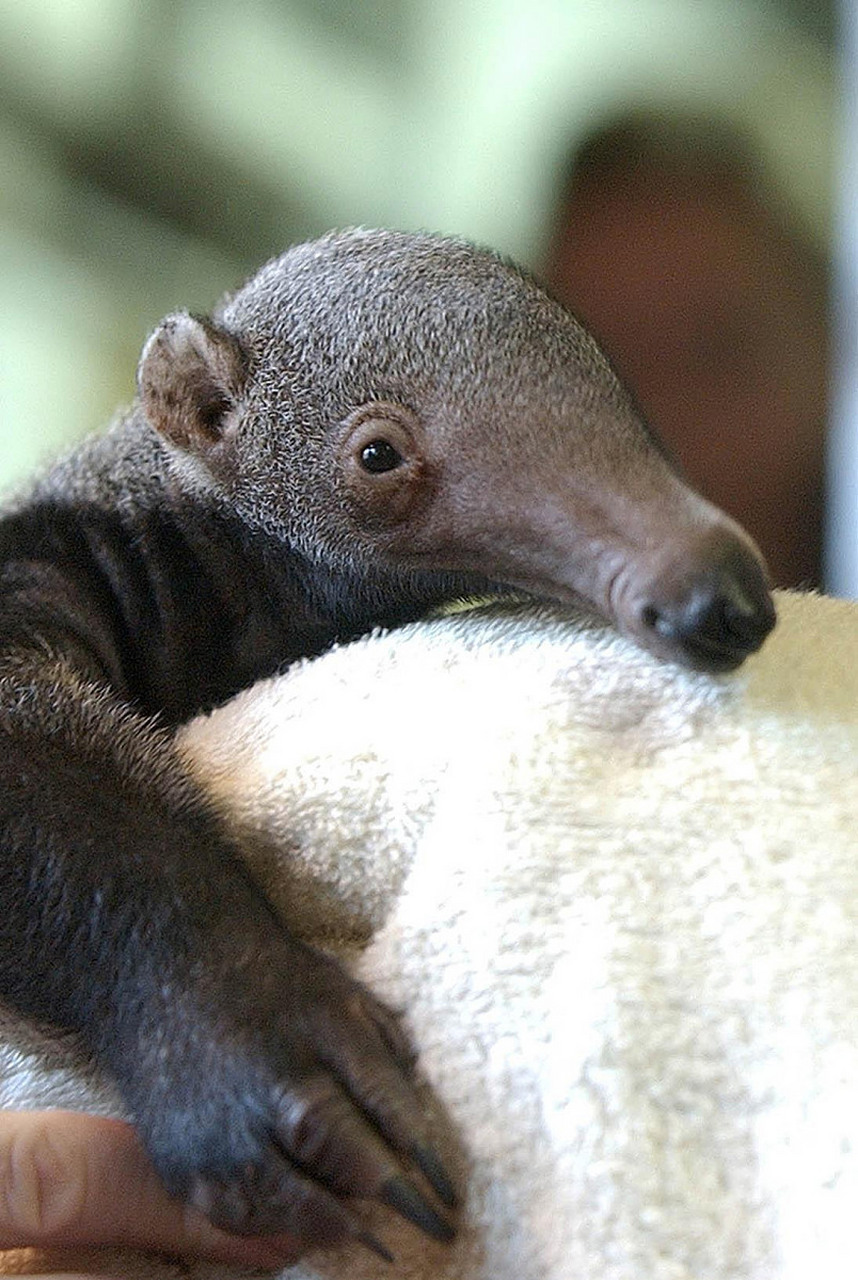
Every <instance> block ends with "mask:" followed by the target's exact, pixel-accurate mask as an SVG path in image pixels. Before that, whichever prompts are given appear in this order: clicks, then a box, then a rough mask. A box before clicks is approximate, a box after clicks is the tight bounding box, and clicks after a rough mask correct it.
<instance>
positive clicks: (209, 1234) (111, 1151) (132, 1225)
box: [0, 1111, 298, 1267]
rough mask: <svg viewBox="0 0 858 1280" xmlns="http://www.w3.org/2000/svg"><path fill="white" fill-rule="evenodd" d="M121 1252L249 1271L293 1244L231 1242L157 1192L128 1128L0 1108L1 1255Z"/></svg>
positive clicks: (289, 1257)
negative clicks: (82, 1249)
mask: <svg viewBox="0 0 858 1280" xmlns="http://www.w3.org/2000/svg"><path fill="white" fill-rule="evenodd" d="M37 1245H40V1246H63V1245H125V1246H129V1247H132V1248H140V1249H157V1250H159V1251H162V1252H168V1253H174V1254H179V1255H187V1256H195V1257H199V1258H206V1259H210V1260H212V1261H217V1262H232V1263H236V1264H247V1265H252V1266H263V1267H274V1266H278V1265H282V1264H284V1263H285V1262H287V1261H293V1260H294V1259H295V1258H296V1257H297V1256H298V1243H297V1241H296V1240H295V1239H292V1238H281V1239H277V1240H274V1239H270V1238H269V1239H267V1240H265V1241H250V1240H240V1239H235V1238H230V1237H229V1236H227V1235H225V1234H224V1233H223V1232H221V1231H218V1230H216V1229H215V1228H214V1227H213V1226H212V1225H211V1224H210V1223H208V1222H207V1221H206V1220H205V1218H203V1217H202V1216H201V1215H200V1214H199V1213H197V1212H195V1211H194V1210H193V1209H189V1208H188V1207H187V1206H185V1205H183V1204H181V1203H179V1202H178V1201H176V1200H173V1199H171V1198H170V1197H169V1196H168V1195H167V1193H166V1191H165V1190H164V1189H163V1187H162V1185H161V1183H160V1181H159V1179H158V1177H157V1175H156V1173H155V1171H154V1169H153V1168H152V1165H151V1164H150V1162H149V1160H148V1158H147V1156H146V1154H145V1152H144V1151H143V1148H142V1145H141V1143H140V1140H139V1138H138V1137H137V1135H136V1133H135V1132H134V1130H133V1129H132V1128H131V1127H130V1126H129V1125H126V1124H123V1123H121V1122H120V1121H117V1120H107V1119H102V1118H100V1117H96V1116H88V1115H81V1114H79V1113H76V1112H69V1111H17V1112H16V1111H0V1248H4V1249H11V1248H20V1247H28V1246H37Z"/></svg>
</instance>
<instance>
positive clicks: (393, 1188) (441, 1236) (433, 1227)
mask: <svg viewBox="0 0 858 1280" xmlns="http://www.w3.org/2000/svg"><path fill="white" fill-rule="evenodd" d="M379 1198H380V1199H381V1200H383V1201H384V1203H385V1204H388V1205H390V1207H391V1209H395V1210H396V1212H397V1213H400V1214H402V1217H403V1218H407V1219H408V1221H409V1222H413V1223H414V1225H415V1227H419V1228H420V1230H421V1231H424V1232H425V1233H426V1235H427V1236H431V1237H432V1239H433V1240H440V1241H442V1242H443V1243H444V1244H448V1243H449V1242H450V1241H451V1240H452V1239H453V1237H454V1236H455V1234H456V1231H455V1228H454V1227H452V1226H451V1225H450V1223H449V1222H445V1221H444V1219H443V1218H441V1217H439V1215H438V1214H437V1213H436V1212H435V1210H434V1209H433V1208H432V1207H431V1205H429V1204H427V1203H426V1201H425V1200H424V1199H423V1197H422V1196H421V1194H420V1192H419V1191H418V1190H417V1188H416V1187H415V1186H413V1185H412V1183H410V1182H408V1180H407V1179H406V1178H401V1177H397V1178H390V1179H389V1180H388V1181H387V1182H385V1183H384V1185H383V1186H382V1188H381V1191H380V1193H379Z"/></svg>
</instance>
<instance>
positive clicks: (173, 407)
mask: <svg viewBox="0 0 858 1280" xmlns="http://www.w3.org/2000/svg"><path fill="white" fill-rule="evenodd" d="M246 376H247V361H246V358H245V355H244V352H243V351H242V349H241V347H240V346H239V344H238V342H237V341H236V339H235V338H234V337H233V336H232V334H229V333H227V332H226V331H225V330H224V329H220V328H218V326H217V325H215V324H213V323H212V322H211V321H210V320H206V319H203V318H200V317H197V316H190V315H187V314H179V315H174V316H168V317H167V319H166V320H164V321H163V322H162V323H161V324H160V325H159V326H158V328H157V329H156V330H155V332H154V333H153V334H152V336H151V338H150V339H149V341H148V342H147V343H146V346H145V347H144V348H143V354H142V356H141V357H140V366H139V368H138V370H137V386H138V389H139V392H140V400H141V403H142V405H143V409H144V412H145V414H146V417H147V418H148V419H149V421H150V422H151V424H152V426H153V427H155V429H156V430H157V431H159V432H160V433H161V435H162V436H164V437H165V438H166V439H167V440H170V441H171V442H172V443H173V444H175V445H177V446H178V447H179V448H180V449H184V450H186V451H187V452H189V453H194V454H198V455H199V454H206V453H208V452H209V450H210V449H212V447H213V446H215V445H217V444H219V443H220V441H221V440H222V438H223V432H224V429H225V427H226V424H227V419H228V417H229V413H230V410H231V409H233V408H234V407H235V405H236V403H237V402H238V399H239V397H240V396H241V393H242V390H243V387H244V383H245V379H246Z"/></svg>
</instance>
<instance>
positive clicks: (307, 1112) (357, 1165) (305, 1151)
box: [277, 1075, 454, 1241]
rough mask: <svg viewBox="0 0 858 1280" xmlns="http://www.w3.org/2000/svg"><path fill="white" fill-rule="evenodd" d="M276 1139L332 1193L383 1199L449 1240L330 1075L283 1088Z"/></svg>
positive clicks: (448, 1229)
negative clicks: (287, 1088) (284, 1089)
mask: <svg viewBox="0 0 858 1280" xmlns="http://www.w3.org/2000/svg"><path fill="white" fill-rule="evenodd" d="M277 1137H278V1140H279V1141H280V1143H281V1145H282V1147H283V1150H284V1151H285V1152H286V1154H287V1155H288V1156H289V1158H290V1159H291V1160H294V1161H295V1163H296V1164H298V1165H300V1166H301V1167H302V1168H303V1169H305V1170H307V1172H308V1173H310V1174H311V1175H312V1176H313V1177H314V1178H317V1179H318V1180H319V1181H320V1182H322V1183H324V1184H325V1186H327V1187H329V1188H330V1189H331V1191H333V1192H334V1193H335V1194H336V1195H340V1196H358V1197H372V1198H374V1199H378V1200H381V1201H383V1202H384V1203H385V1204H388V1205H390V1207H391V1208H393V1209H395V1210H396V1211H397V1212H398V1213H400V1214H401V1215H402V1216H403V1217H405V1218H407V1219H408V1220H409V1221H410V1222H412V1223H414V1225H415V1226H417V1227H419V1228H420V1229H421V1231H424V1232H425V1233H426V1234H427V1235H430V1236H432V1237H433V1238H434V1239H436V1240H444V1241H448V1240H451V1239H452V1237H453V1235H454V1230H453V1227H452V1226H451V1225H450V1223H448V1222H446V1221H445V1219H444V1218H442V1217H441V1215H440V1214H438V1213H437V1212H436V1210H435V1209H434V1208H433V1207H432V1205H431V1204H430V1203H429V1202H428V1200H426V1198H425V1197H424V1196H423V1194H422V1193H421V1192H420V1191H419V1190H418V1188H417V1187H415V1186H414V1185H413V1184H412V1183H411V1182H409V1181H408V1179H407V1178H405V1177H404V1175H403V1173H402V1169H401V1166H400V1164H399V1162H398V1160H397V1159H396V1158H395V1156H394V1155H393V1153H392V1152H391V1150H390V1148H389V1147H388V1146H387V1145H386V1143H385V1142H384V1141H383V1139H382V1137H381V1136H380V1134H379V1133H377V1132H376V1130H375V1129H373V1127H372V1126H371V1125H370V1124H369V1122H368V1121H367V1120H366V1119H365V1118H364V1117H363V1116H362V1115H361V1113H360V1112H359V1111H358V1110H357V1109H356V1107H355V1105H354V1103H353V1101H352V1100H351V1099H350V1098H349V1096H348V1095H347V1094H346V1093H345V1092H344V1091H343V1089H341V1088H340V1086H339V1085H338V1084H337V1083H336V1081H335V1080H333V1079H332V1078H331V1077H329V1076H322V1075H318V1076H315V1077H311V1078H310V1079H307V1080H304V1081H303V1082H302V1083H301V1085H300V1086H299V1087H297V1088H294V1089H289V1090H287V1091H285V1092H284V1094H283V1096H282V1098H281V1101H280V1104H279V1106H278V1121H277Z"/></svg>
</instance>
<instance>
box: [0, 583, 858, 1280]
mask: <svg viewBox="0 0 858 1280" xmlns="http://www.w3.org/2000/svg"><path fill="white" fill-rule="evenodd" d="M778 606H779V611H780V616H781V622H780V625H779V627H778V629H777V630H776V632H775V633H774V635H773V636H772V637H771V639H770V640H769V641H768V643H767V644H766V645H765V646H764V648H763V650H762V651H761V652H760V653H759V654H758V655H755V656H754V657H753V658H751V659H750V660H749V661H748V663H747V664H746V665H745V666H744V667H743V668H742V669H741V670H740V671H739V672H738V673H736V674H734V675H731V676H724V677H712V676H708V675H702V674H697V673H693V672H687V671H681V670H678V669H676V668H673V667H669V666H666V665H664V664H660V663H658V662H657V661H656V660H654V659H652V658H650V657H648V656H647V655H645V654H642V653H640V652H639V651H638V650H636V649H634V648H633V647H632V646H631V645H630V644H628V643H627V642H626V641H624V640H623V639H622V638H620V637H618V636H616V635H615V634H614V633H612V632H611V631H609V630H608V629H607V628H605V627H603V626H601V625H600V624H597V623H594V622H592V621H586V620H583V619H576V618H574V617H570V616H569V615H568V614H561V613H560V612H556V611H552V610H549V609H544V608H540V609H536V608H532V607H528V606H509V605H505V606H502V605H493V606H489V607H486V608H482V609H478V610H473V611H470V612H466V613H461V614H455V615H451V616H449V617H445V618H439V619H436V620H433V621H430V622H427V623H422V624H418V625H415V626H411V627H408V628H404V629H402V630H400V631H397V632H395V633H392V634H390V635H379V636H374V637H371V638H368V639H366V640H363V641H359V642H358V643H356V644H353V645H350V646H348V647H344V648H341V649H338V650H335V651H333V652H331V653H329V654H327V655H325V656H324V657H322V658H320V659H317V660H316V661H314V662H309V663H305V664H302V665H300V666H298V667H296V668H294V669H293V670H291V671H290V672H288V673H287V674H286V675H284V676H282V677H279V678H277V679H275V680H272V681H266V682H263V683H262V684H260V685H258V686H256V687H254V688H253V689H252V690H249V691H248V692H246V693H244V694H242V695H240V696H239V697H238V698H236V699H235V700H234V701H233V702H232V703H230V704H229V705H227V706H226V707H224V708H222V709H220V710H218V711H216V712H214V713H213V714H212V715H211V716H209V717H207V718H204V719H199V720H196V721H194V722H193V723H192V724H191V725H189V726H187V727H186V728H185V729H183V730H182V731H181V732H180V734H179V735H178V745H179V748H180V750H181V751H182V753H183V755H184V756H185V758H186V760H187V762H188V765H189V767H190V768H191V769H192V771H193V772H194V773H195V774H196V776H197V777H198V778H199V779H200V781H201V782H202V784H203V785H204V786H205V787H206V788H207V790H208V791H209V793H210V794H211V795H212V797H213V798H214V800H215V802H216V803H217V805H218V806H219V807H220V809H221V811H222V813H223V814H224V817H225V820H226V821H227V822H228V823H229V824H230V825H231V826H232V828H233V830H234V831H235V833H236V834H237V835H238V836H239V837H240V838H241V840H242V842H243V844H244V847H245V848H246V849H247V851H248V858H249V859H250V861H251V862H252V864H253V867H254V870H255V874H256V875H257V876H258V877H259V879H260V881H261V882H262V884H263V885H264V886H265V889H266V891H267V892H268V893H269V894H270V896H271V897H272V899H273V900H274V901H275V902H276V903H277V904H278V906H279V907H280V908H281V910H282V911H283V913H284V915H285V916H286V918H287V919H288V920H289V922H290V924H292V925H293V927H296V928H298V929H300V931H301V932H302V933H303V934H304V935H305V936H307V937H308V938H311V939H312V940H314V941H316V942H322V943H323V944H324V945H327V946H329V947H331V948H333V949H334V950H338V951H339V952H340V953H341V954H344V955H347V956H348V957H350V959H351V963H352V964H353V967H354V969H355V971H356V972H357V973H358V974H359V975H360V976H361V977H362V978H363V979H364V980H365V981H367V982H369V983H370V984H371V985H372V986H373V987H374V989H376V990H377V991H378V992H379V993H380V994H381V995H382V996H383V997H384V998H386V999H387V1000H389V1001H390V1002H392V1003H393V1004H395V1005H397V1006H399V1007H401V1008H404V1009H405V1010H406V1014H407V1022H408V1025H409V1027H410V1029H411V1032H412V1034H413V1036H414V1038H415V1040H416V1043H417V1044H418V1046H419V1048H420V1053H421V1059H420V1062H421V1070H422V1071H423V1073H424V1075H425V1077H426V1080H427V1081H428V1085H429V1089H430V1096H431V1097H432V1098H433V1099H435V1100H436V1101H437V1106H436V1115H437V1123H438V1132H439V1140H440V1141H441V1143H442V1145H443V1143H445V1142H449V1143H450V1144H451V1145H450V1158H451V1160H452V1162H453V1163H454V1165H456V1166H457V1167H458V1169H459V1170H460V1173H461V1176H462V1181H463V1183H464V1184H465V1186H466V1187H467V1197H466V1204H465V1207H464V1211H463V1219H462V1231H461V1235H460V1238H459V1239H458V1240H457V1242H456V1243H455V1244H454V1245H453V1246H452V1247H449V1248H444V1247H442V1246H436V1245H433V1244H431V1243H429V1242H427V1241H425V1240H424V1239H422V1238H421V1237H419V1236H418V1235H417V1233H416V1232H415V1231H414V1230H413V1229H411V1228H410V1227H408V1226H406V1225H404V1224H399V1223H398V1222H396V1221H395V1220H394V1219H393V1218H392V1217H391V1215H389V1214H388V1213H386V1212H383V1211H380V1210H378V1211H377V1210H372V1211H370V1212H369V1218H370V1221H371V1222H372V1223H373V1226H374V1229H375V1230H376V1231H377V1232H378V1234H379V1235H380V1236H381V1237H382V1238H383V1239H384V1240H385V1241H386V1242H387V1243H388V1244H389V1246H390V1247H391V1248H392V1249H393V1251H394V1252H395V1254H396V1257H397V1264H396V1266H395V1267H393V1268H390V1267H388V1266H386V1265H385V1264H383V1263H381V1262H379V1261H378V1260H376V1259H374V1258H372V1257H371V1256H370V1255H366V1256H364V1255H363V1254H360V1256H359V1251H357V1250H349V1251H347V1252H346V1253H337V1252H333V1253H328V1254H322V1253H319V1254H314V1255H312V1256H310V1257H308V1258H307V1259H305V1260H304V1261H303V1262H302V1263H300V1264H299V1265H298V1266H296V1267H294V1268H292V1269H290V1270H289V1271H288V1272H286V1273H284V1274H286V1275H288V1276H289V1277H290V1278H291V1280H346V1278H348V1280H381V1277H382V1276H384V1277H391V1276H396V1277H402V1278H403V1280H430V1277H431V1280H454V1278H455V1280H775V1278H776V1280H808V1278H809V1277H811V1276H816V1275H819V1276H825V1278H826V1280H847V1277H848V1278H849V1280H854V1277H855V1275H856V1274H858V1244H856V1242H855V1239H854V1236H855V1233H854V1229H853V1220H854V1215H855V1206H856V1205H858V1155H856V1148H858V946H856V942H858V930H856V918H857V917H858V771H856V761H858V607H856V606H855V605H849V604H847V603H844V602H840V601H834V600H829V599H825V598H819V597H814V596H796V595H785V594H781V595H779V598H778ZM0 1040H2V1042H3V1046H2V1047H0V1081H2V1083H0V1103H2V1104H3V1105H17V1106H22V1105H35V1104H37V1103H38V1104H44V1103H47V1104H51V1105H67V1106H68V1105H74V1106H86V1107H92V1108H97V1109H102V1110H105V1109H106V1110H110V1109H111V1108H113V1107H115V1105H116V1104H115V1099H113V1098H112V1096H111V1094H110V1091H109V1089H108V1088H107V1087H106V1086H105V1085H104V1084H103V1082H100V1081H97V1080H96V1079H94V1078H93V1075H92V1072H91V1069H90V1068H89V1067H88V1064H87V1063H86V1062H85V1060H83V1059H82V1058H81V1057H80V1055H78V1054H76V1052H75V1048H74V1046H73V1044H71V1043H70V1042H69V1041H67V1040H63V1039H62V1038H59V1037H56V1036H51V1035H46V1034H45V1033H44V1032H37V1031H36V1030H35V1029H34V1028H31V1027H25V1026H22V1025H21V1024H19V1023H17V1022H16V1020H14V1019H10V1018H8V1017H7V1018H6V1020H5V1021H4V1023H3V1024H2V1026H0ZM116 1265H120V1263H119V1262H117V1264H116ZM122 1265H125V1264H124V1263H123V1264H122ZM159 1265H160V1264H156V1263H154V1262H149V1261H148V1260H147V1261H146V1262H145V1263H144V1262H142V1261H141V1260H140V1259H133V1260H130V1261H128V1263H127V1266H128V1267H129V1268H132V1267H136V1268H142V1269H137V1270H131V1269H129V1270H128V1274H129V1275H131V1274H134V1275H141V1276H142V1275H145V1276H147V1277H148V1276H151V1277H155V1276H158V1277H160V1276H164V1277H166V1276H167V1275H169V1274H172V1273H171V1272H170V1271H169V1269H167V1268H165V1267H163V1266H161V1267H160V1269H159ZM147 1268H148V1269H147ZM114 1271H115V1268H114ZM193 1274H194V1275H195V1276H197V1277H199V1280H202V1278H203V1277H205V1276H214V1275H221V1276H222V1275H223V1268H218V1269H212V1268H207V1267H204V1266H200V1267H197V1268H195V1269H194V1270H193Z"/></svg>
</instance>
